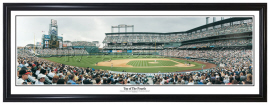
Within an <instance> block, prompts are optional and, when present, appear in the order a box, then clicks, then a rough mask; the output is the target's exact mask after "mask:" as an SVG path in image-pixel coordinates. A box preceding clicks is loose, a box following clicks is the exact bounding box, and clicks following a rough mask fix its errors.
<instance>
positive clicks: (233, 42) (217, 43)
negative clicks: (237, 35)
mask: <svg viewBox="0 0 270 105" xmlns="http://www.w3.org/2000/svg"><path fill="white" fill-rule="evenodd" d="M251 43H252V39H234V40H221V41H214V42H207V43H197V44H188V45H183V46H180V47H179V48H194V47H202V46H216V47H217V46H232V45H247V44H251Z"/></svg>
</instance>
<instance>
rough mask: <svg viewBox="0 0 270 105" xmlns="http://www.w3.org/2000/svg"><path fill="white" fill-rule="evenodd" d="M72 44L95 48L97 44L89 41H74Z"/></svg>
mask: <svg viewBox="0 0 270 105" xmlns="http://www.w3.org/2000/svg"><path fill="white" fill-rule="evenodd" d="M71 44H72V46H95V44H93V43H92V42H88V41H73V42H71Z"/></svg>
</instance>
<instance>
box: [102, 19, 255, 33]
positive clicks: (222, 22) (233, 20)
mask: <svg viewBox="0 0 270 105" xmlns="http://www.w3.org/2000/svg"><path fill="white" fill-rule="evenodd" d="M247 19H252V17H232V18H228V19H224V20H220V21H216V22H213V23H209V24H205V25H202V26H199V27H196V28H193V29H190V30H187V31H183V32H166V33H165V32H164V33H160V32H119V33H105V35H114V34H163V35H166V34H168V35H169V34H180V33H191V32H194V31H197V30H201V29H204V28H207V27H212V26H216V25H220V24H225V23H230V22H235V21H241V20H247Z"/></svg>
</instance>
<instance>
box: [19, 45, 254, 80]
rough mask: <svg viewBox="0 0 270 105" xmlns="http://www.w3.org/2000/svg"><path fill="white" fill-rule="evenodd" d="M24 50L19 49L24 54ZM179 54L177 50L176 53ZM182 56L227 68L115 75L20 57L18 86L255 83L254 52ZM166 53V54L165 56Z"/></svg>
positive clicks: (182, 52) (187, 53) (192, 52)
mask: <svg viewBox="0 0 270 105" xmlns="http://www.w3.org/2000/svg"><path fill="white" fill-rule="evenodd" d="M21 51H22V50H18V52H21ZM174 52H177V50H174ZM178 52H180V53H179V56H181V57H194V58H209V59H214V62H217V64H224V66H223V67H214V68H211V69H209V70H203V71H195V72H175V73H152V74H151V76H149V75H148V73H127V72H121V73H114V72H111V71H110V70H101V69H94V68H91V67H87V68H82V67H75V66H69V65H65V64H60V63H55V62H51V61H47V60H44V59H41V58H38V57H34V56H31V55H29V53H25V54H18V62H17V82H16V84H17V85H22V84H25V85H44V84H46V85H59V84H60V85H64V84H69V85H87V84H92V85H101V84H102V85H104V84H105V85H106V84H108V85H113V84H114V85H123V84H125V85H166V84H176V85H177V84H178V85H194V84H198V85H200V84H201V85H212V84H225V85H231V84H252V70H253V67H252V56H251V55H252V51H251V50H244V49H242V50H239V49H238V50H226V49H224V50H212V51H209V50H198V51H195V50H178ZM165 54H166V53H165Z"/></svg>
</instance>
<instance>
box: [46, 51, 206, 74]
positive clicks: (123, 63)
mask: <svg viewBox="0 0 270 105" xmlns="http://www.w3.org/2000/svg"><path fill="white" fill-rule="evenodd" d="M43 59H46V60H49V61H52V62H57V63H62V64H66V65H71V66H78V67H90V68H94V69H102V70H111V71H123V70H124V71H126V72H136V73H157V72H179V71H188V70H201V69H202V66H204V67H205V66H206V65H207V64H206V63H202V62H200V63H199V62H193V61H188V60H185V59H179V58H169V57H167V58H164V57H160V56H144V55H141V56H137V55H133V56H127V55H123V56H112V55H105V56H73V57H68V56H62V57H49V58H43Z"/></svg>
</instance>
